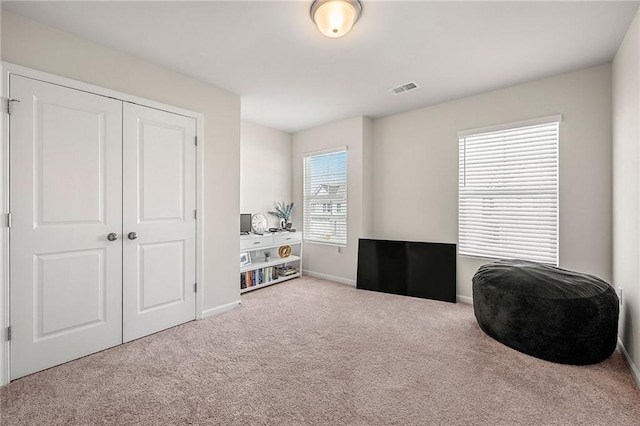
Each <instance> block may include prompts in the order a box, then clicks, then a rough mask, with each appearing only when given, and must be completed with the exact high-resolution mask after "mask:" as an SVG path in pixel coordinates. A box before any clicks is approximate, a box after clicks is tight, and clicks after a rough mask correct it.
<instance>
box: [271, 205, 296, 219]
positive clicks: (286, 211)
mask: <svg viewBox="0 0 640 426" xmlns="http://www.w3.org/2000/svg"><path fill="white" fill-rule="evenodd" d="M275 206H276V208H275V211H272V212H269V214H272V215H274V216H275V217H279V218H280V219H284V220H285V221H286V222H289V219H290V218H291V214H292V213H293V203H289V204H286V203H285V202H284V201H282V202H280V203H275Z"/></svg>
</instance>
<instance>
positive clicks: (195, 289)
mask: <svg viewBox="0 0 640 426" xmlns="http://www.w3.org/2000/svg"><path fill="white" fill-rule="evenodd" d="M193 292H194V293H197V292H198V283H193Z"/></svg>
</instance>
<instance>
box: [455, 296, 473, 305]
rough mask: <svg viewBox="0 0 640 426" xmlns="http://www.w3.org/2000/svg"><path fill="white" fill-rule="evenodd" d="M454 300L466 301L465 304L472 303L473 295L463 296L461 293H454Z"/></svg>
mask: <svg viewBox="0 0 640 426" xmlns="http://www.w3.org/2000/svg"><path fill="white" fill-rule="evenodd" d="M456 300H457V301H458V302H460V303H466V304H467V305H473V297H469V296H463V295H461V294H456Z"/></svg>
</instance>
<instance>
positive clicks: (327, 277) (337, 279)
mask: <svg viewBox="0 0 640 426" xmlns="http://www.w3.org/2000/svg"><path fill="white" fill-rule="evenodd" d="M302 275H303V276H304V275H309V276H310V277H314V278H321V279H323V280H328V281H335V282H337V283H340V284H347V285H350V286H353V287H355V286H356V280H350V279H347V278H342V277H337V276H335V275H328V274H321V273H320V272H313V271H306V270H304V269H303V270H302Z"/></svg>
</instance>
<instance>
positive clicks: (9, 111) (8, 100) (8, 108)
mask: <svg viewBox="0 0 640 426" xmlns="http://www.w3.org/2000/svg"><path fill="white" fill-rule="evenodd" d="M13 102H20V101H19V100H17V99H12V98H7V114H9V115H11V104H12V103H13Z"/></svg>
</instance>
